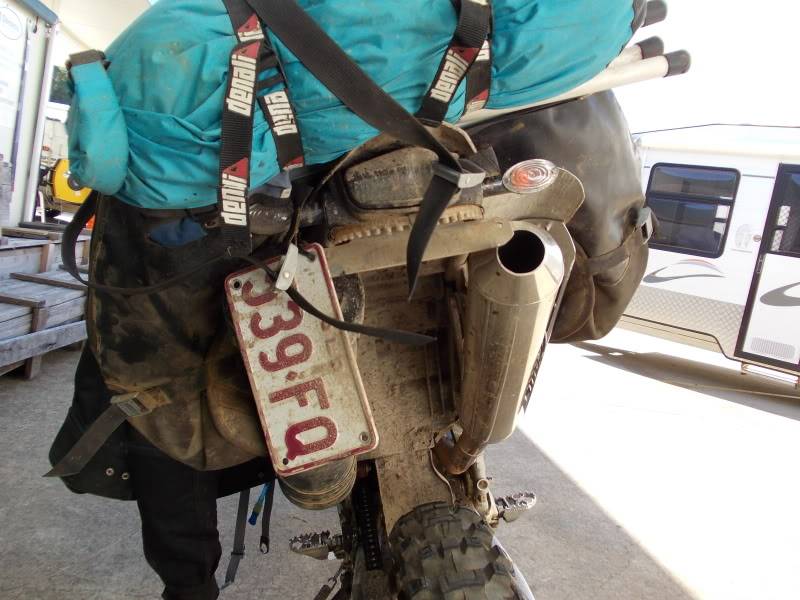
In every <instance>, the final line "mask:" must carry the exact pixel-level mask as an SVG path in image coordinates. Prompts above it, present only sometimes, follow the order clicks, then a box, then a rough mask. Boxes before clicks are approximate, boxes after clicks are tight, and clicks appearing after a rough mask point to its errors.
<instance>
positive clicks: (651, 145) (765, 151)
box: [621, 125, 800, 376]
mask: <svg viewBox="0 0 800 600" xmlns="http://www.w3.org/2000/svg"><path fill="white" fill-rule="evenodd" d="M637 145H638V147H639V149H640V156H641V160H642V168H643V171H642V174H643V177H642V180H643V185H644V186H645V192H646V194H647V201H648V205H649V206H650V207H651V208H652V209H653V211H654V212H655V213H656V215H657V216H658V219H659V222H660V227H659V230H658V232H657V233H656V234H655V235H654V236H653V238H652V239H651V241H650V248H651V252H650V260H649V263H648V266H647V271H646V273H645V277H644V281H643V282H642V285H641V288H640V289H639V291H638V292H637V293H636V295H635V296H634V298H633V301H632V302H631V304H630V306H629V307H628V309H627V311H626V314H625V316H624V317H623V320H622V323H621V325H622V326H623V327H625V328H627V329H634V330H636V331H640V332H644V333H648V334H651V335H658V336H661V337H667V338H669V339H673V340H679V341H682V342H685V343H688V344H692V345H695V346H700V347H704V348H713V349H715V350H721V351H722V353H723V354H725V356H727V357H728V358H732V359H735V360H739V361H741V362H742V364H743V365H746V364H754V365H760V366H763V367H768V368H770V369H777V370H780V371H784V372H787V373H790V374H792V375H793V376H798V375H800V128H793V127H756V126H745V125H708V126H702V127H690V128H683V129H676V130H670V131H661V132H653V133H646V134H641V135H639V136H637Z"/></svg>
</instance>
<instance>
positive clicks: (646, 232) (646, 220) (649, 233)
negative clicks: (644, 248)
mask: <svg viewBox="0 0 800 600" xmlns="http://www.w3.org/2000/svg"><path fill="white" fill-rule="evenodd" d="M636 228H637V229H641V231H642V238H643V239H644V243H645V244H646V243H647V242H649V241H650V238H651V237H653V234H654V233H655V228H656V219H655V215H654V214H653V210H652V209H651V208H649V207H647V206H645V207H643V208H642V209H641V210H640V211H639V216H638V219H637V220H636Z"/></svg>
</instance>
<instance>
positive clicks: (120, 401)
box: [45, 393, 162, 477]
mask: <svg viewBox="0 0 800 600" xmlns="http://www.w3.org/2000/svg"><path fill="white" fill-rule="evenodd" d="M160 406H162V404H159V403H156V402H152V400H145V399H144V398H140V397H139V394H137V393H131V394H123V395H120V396H114V397H113V398H112V399H111V403H110V405H109V407H108V408H107V409H105V410H104V411H103V413H102V414H101V415H100V416H99V417H98V418H97V419H95V421H94V422H93V423H92V424H91V425H90V426H89V429H87V430H86V432H85V433H84V434H83V435H82V436H81V437H80V439H79V440H78V441H77V442H76V443H75V445H74V446H73V447H72V448H70V451H69V452H67V454H66V455H64V456H63V457H62V458H61V460H60V461H58V463H57V464H56V465H55V466H54V467H53V468H52V469H51V470H50V471H49V472H48V473H46V474H45V477H69V476H70V475H77V474H78V473H80V472H81V471H82V470H83V468H84V467H85V466H86V465H87V464H89V461H90V460H91V459H92V457H93V456H94V455H95V454H97V451H98V450H100V447H101V446H102V445H103V444H104V443H105V442H106V440H107V439H108V438H109V437H110V436H111V434H112V433H114V431H116V429H117V427H119V426H120V425H122V424H123V423H124V422H125V420H126V419H128V418H129V417H141V416H143V415H146V414H149V413H150V412H152V411H153V410H155V409H156V408H159V407H160Z"/></svg>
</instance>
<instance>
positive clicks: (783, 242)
mask: <svg viewBox="0 0 800 600" xmlns="http://www.w3.org/2000/svg"><path fill="white" fill-rule="evenodd" d="M770 251H771V252H774V253H775V254H789V255H792V256H800V173H790V174H788V177H786V179H785V180H784V185H783V195H782V198H781V203H780V205H779V209H778V214H777V219H776V221H775V225H774V229H773V233H772V241H771V244H770Z"/></svg>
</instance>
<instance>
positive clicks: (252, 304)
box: [225, 245, 378, 475]
mask: <svg viewBox="0 0 800 600" xmlns="http://www.w3.org/2000/svg"><path fill="white" fill-rule="evenodd" d="M308 250H309V251H310V252H311V254H313V256H314V257H315V260H310V259H309V258H307V257H305V256H303V255H302V254H301V255H300V259H299V266H298V268H297V273H296V275H295V284H294V285H295V286H296V287H297V289H298V291H299V292H300V293H301V294H303V296H305V298H306V299H307V300H308V301H309V302H310V303H311V304H313V305H314V306H315V307H316V308H317V309H319V310H320V311H322V312H324V313H326V314H328V315H330V316H333V317H336V318H337V319H341V318H342V312H341V309H340V308H339V301H338V299H337V298H336V291H335V290H334V287H333V282H332V281H331V277H330V274H329V272H328V265H327V263H326V261H325V254H324V253H323V250H322V248H321V247H320V246H318V245H312V246H309V247H308ZM276 267H277V265H273V268H276ZM225 287H226V292H227V295H228V304H229V306H230V311H231V314H232V315H233V322H234V326H235V328H236V335H237V337H238V339H239V348H240V349H241V351H242V356H243V358H244V363H245V367H246V368H247V374H248V376H249V378H250V386H251V388H252V390H253V395H254V397H255V400H256V404H257V407H258V413H259V416H260V417H261V424H262V426H263V429H264V433H265V434H266V440H267V446H268V447H269V452H270V456H271V458H272V464H273V465H274V467H275V472H276V473H278V474H280V475H292V474H296V473H300V472H302V471H307V470H309V469H313V468H314V467H318V466H320V465H322V464H325V463H328V462H331V461H334V460H339V459H342V458H345V457H348V456H353V455H356V454H362V453H364V452H369V451H371V450H374V449H375V448H376V447H377V445H378V434H377V432H376V430H375V422H374V420H373V418H372V413H371V411H370V408H369V403H368V402H367V396H366V393H365V392H364V385H363V383H362V381H361V375H360V373H359V371H358V366H357V365H356V360H355V356H354V354H353V350H352V348H351V347H350V343H349V342H348V339H347V336H346V334H345V333H344V332H343V331H341V330H339V329H336V328H334V327H332V326H330V325H328V324H326V323H323V322H322V321H320V320H319V319H317V318H315V317H313V316H312V315H309V314H306V313H305V312H303V311H302V310H301V309H300V308H299V307H298V306H297V305H296V304H295V303H294V302H293V301H292V300H291V299H290V298H289V296H288V295H287V294H286V293H285V292H280V291H277V290H274V288H273V285H272V283H271V281H270V280H269V278H268V276H267V274H266V273H265V272H264V270H263V269H258V268H252V269H248V270H246V271H242V272H240V273H236V274H234V275H231V276H230V277H228V279H227V280H226V285H225Z"/></svg>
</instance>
